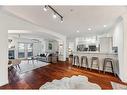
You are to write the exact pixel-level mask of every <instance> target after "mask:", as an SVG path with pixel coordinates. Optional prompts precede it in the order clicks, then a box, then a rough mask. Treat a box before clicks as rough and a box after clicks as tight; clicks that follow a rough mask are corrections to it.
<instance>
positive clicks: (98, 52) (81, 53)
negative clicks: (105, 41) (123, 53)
mask: <svg viewBox="0 0 127 95" xmlns="http://www.w3.org/2000/svg"><path fill="white" fill-rule="evenodd" d="M73 54H105V55H118V53H106V52H74V53H73Z"/></svg>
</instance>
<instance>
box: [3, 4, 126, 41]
mask: <svg viewBox="0 0 127 95" xmlns="http://www.w3.org/2000/svg"><path fill="white" fill-rule="evenodd" d="M43 7H44V6H4V7H3V9H4V10H7V11H9V12H11V13H13V14H15V15H16V16H18V17H21V18H23V19H25V20H27V21H29V22H32V23H34V24H37V25H40V26H42V27H44V28H47V29H50V30H53V31H55V32H58V33H61V34H63V35H66V36H67V37H68V38H69V39H71V38H75V37H79V36H86V35H89V34H90V35H91V34H99V33H103V32H104V31H105V30H108V29H109V28H110V27H111V26H112V25H113V23H114V22H115V20H116V19H117V18H118V17H119V16H121V15H122V14H124V13H125V12H127V8H126V7H124V6H123V7H120V6H119V7H116V6H113V7H112V6H52V7H53V8H54V9H55V10H56V11H58V12H59V13H60V14H61V15H62V16H63V17H64V22H63V23H60V22H59V20H58V19H53V18H52V14H53V12H52V11H51V10H48V11H47V12H45V11H44V10H43ZM103 25H107V27H106V28H104V27H103ZM88 28H92V30H91V31H88ZM76 30H79V33H77V32H76Z"/></svg>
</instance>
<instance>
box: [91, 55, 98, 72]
mask: <svg viewBox="0 0 127 95" xmlns="http://www.w3.org/2000/svg"><path fill="white" fill-rule="evenodd" d="M94 61H97V62H96V65H97V68H98V71H99V72H100V69H99V66H100V63H99V58H98V57H92V59H91V68H90V70H91V69H92V68H93V63H94Z"/></svg>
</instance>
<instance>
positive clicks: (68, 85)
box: [40, 75, 101, 90]
mask: <svg viewBox="0 0 127 95" xmlns="http://www.w3.org/2000/svg"><path fill="white" fill-rule="evenodd" d="M43 89H56V90H57V89H61V90H62V89H89V90H90V89H101V87H100V86H99V85H97V84H95V83H91V82H89V81H88V78H87V77H85V76H81V75H78V76H72V77H70V78H69V77H64V78H62V79H60V80H56V79H55V80H53V81H52V82H47V83H45V84H44V85H42V86H41V87H40V90H43Z"/></svg>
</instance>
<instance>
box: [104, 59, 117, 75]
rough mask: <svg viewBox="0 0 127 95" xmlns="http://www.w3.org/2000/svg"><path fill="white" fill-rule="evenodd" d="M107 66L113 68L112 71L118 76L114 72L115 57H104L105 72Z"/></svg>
mask: <svg viewBox="0 0 127 95" xmlns="http://www.w3.org/2000/svg"><path fill="white" fill-rule="evenodd" d="M107 63H110V66H107ZM106 67H108V68H111V69H112V73H113V74H114V75H115V76H116V74H115V72H114V67H113V59H112V58H105V59H104V65H103V71H104V74H105V69H106Z"/></svg>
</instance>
